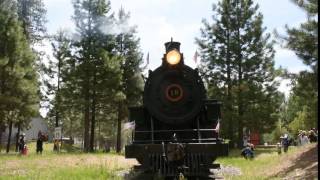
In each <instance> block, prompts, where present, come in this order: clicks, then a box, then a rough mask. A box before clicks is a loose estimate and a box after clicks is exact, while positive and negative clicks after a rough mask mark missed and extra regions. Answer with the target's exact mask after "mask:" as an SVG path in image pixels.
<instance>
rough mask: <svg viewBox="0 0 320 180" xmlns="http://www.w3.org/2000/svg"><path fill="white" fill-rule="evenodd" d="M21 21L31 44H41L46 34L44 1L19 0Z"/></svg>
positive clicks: (18, 10) (18, 9)
mask: <svg viewBox="0 0 320 180" xmlns="http://www.w3.org/2000/svg"><path fill="white" fill-rule="evenodd" d="M17 6H18V8H17V12H18V18H19V21H20V22H22V28H23V31H24V34H25V35H26V37H27V39H28V41H29V42H31V43H32V44H33V43H36V42H40V41H41V40H42V39H43V38H44V37H45V34H46V26H45V23H46V21H47V20H46V17H45V15H46V12H47V11H46V9H45V6H44V3H43V1H42V0H17Z"/></svg>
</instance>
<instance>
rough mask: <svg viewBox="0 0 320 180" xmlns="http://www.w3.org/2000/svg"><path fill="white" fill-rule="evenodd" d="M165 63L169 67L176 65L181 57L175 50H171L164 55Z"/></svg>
mask: <svg viewBox="0 0 320 180" xmlns="http://www.w3.org/2000/svg"><path fill="white" fill-rule="evenodd" d="M166 59H167V62H168V63H169V64H170V65H176V64H178V63H179V62H180V60H181V55H180V53H179V52H178V51H177V50H171V51H169V52H168V53H167V55H166Z"/></svg>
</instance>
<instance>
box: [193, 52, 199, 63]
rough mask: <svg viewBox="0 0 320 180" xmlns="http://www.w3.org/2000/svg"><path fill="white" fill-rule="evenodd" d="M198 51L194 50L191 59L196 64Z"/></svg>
mask: <svg viewBox="0 0 320 180" xmlns="http://www.w3.org/2000/svg"><path fill="white" fill-rule="evenodd" d="M198 55H199V54H198V51H197V50H196V52H195V53H194V55H193V61H194V63H196V64H197V61H198Z"/></svg>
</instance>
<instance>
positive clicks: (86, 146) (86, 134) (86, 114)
mask: <svg viewBox="0 0 320 180" xmlns="http://www.w3.org/2000/svg"><path fill="white" fill-rule="evenodd" d="M89 113H90V99H89V89H88V87H86V97H85V112H84V143H83V147H84V152H88V150H89V126H90V114H89Z"/></svg>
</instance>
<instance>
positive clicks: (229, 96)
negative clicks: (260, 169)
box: [226, 30, 234, 147]
mask: <svg viewBox="0 0 320 180" xmlns="http://www.w3.org/2000/svg"><path fill="white" fill-rule="evenodd" d="M227 33H228V34H227V58H226V60H227V85H228V89H227V104H226V109H227V111H228V113H229V116H228V118H229V119H227V122H228V124H229V126H228V137H229V139H230V146H231V147H233V143H234V137H233V123H234V122H233V112H232V111H233V108H232V94H231V91H232V82H231V60H230V44H229V42H230V31H229V30H228V31H227Z"/></svg>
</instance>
